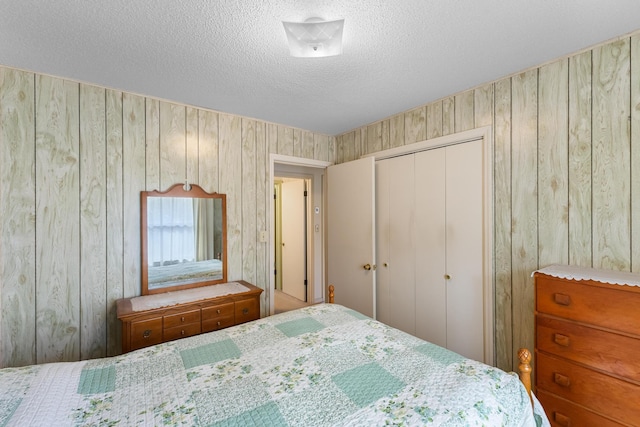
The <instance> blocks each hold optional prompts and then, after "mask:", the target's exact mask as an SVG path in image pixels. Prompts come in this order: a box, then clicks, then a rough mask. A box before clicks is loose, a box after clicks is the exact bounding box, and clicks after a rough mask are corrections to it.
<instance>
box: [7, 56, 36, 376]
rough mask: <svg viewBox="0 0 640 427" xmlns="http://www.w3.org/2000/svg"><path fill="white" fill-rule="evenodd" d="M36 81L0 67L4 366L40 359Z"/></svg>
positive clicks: (25, 74)
mask: <svg viewBox="0 0 640 427" xmlns="http://www.w3.org/2000/svg"><path fill="white" fill-rule="evenodd" d="M34 85H35V80H34V75H33V74H32V73H25V72H23V71H17V70H12V69H9V68H3V67H0V188H1V189H2V190H1V191H0V218H2V221H0V367H5V366H21V365H28V364H32V363H35V362H36V348H35V342H36V338H35V333H36V323H35V311H36V299H35V297H36V295H35V292H36V289H35V282H36V280H35V268H36V266H35V263H36V260H35V253H36V252H35V251H36V234H35V233H36V230H35V209H36V197H35V176H34V171H35V157H34V152H35V133H34V131H35V116H34V109H35V104H34Z"/></svg>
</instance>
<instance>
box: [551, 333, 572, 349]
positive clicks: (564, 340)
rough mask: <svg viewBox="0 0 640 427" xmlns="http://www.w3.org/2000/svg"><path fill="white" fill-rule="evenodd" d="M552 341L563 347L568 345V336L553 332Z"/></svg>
mask: <svg viewBox="0 0 640 427" xmlns="http://www.w3.org/2000/svg"><path fill="white" fill-rule="evenodd" d="M553 342H555V343H556V344H558V345H561V346H563V347H569V342H570V340H569V337H568V336H566V335H562V334H553Z"/></svg>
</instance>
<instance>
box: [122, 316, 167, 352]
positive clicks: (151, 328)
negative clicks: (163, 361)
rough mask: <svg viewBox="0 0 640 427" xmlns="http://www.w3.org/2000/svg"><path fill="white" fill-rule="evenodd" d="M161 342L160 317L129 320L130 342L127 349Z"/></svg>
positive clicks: (135, 348)
mask: <svg viewBox="0 0 640 427" xmlns="http://www.w3.org/2000/svg"><path fill="white" fill-rule="evenodd" d="M161 342H162V317H155V318H153V319H145V320H137V321H133V322H131V343H130V349H129V351H133V350H137V349H139V348H143V347H148V346H150V345H154V344H160V343H161Z"/></svg>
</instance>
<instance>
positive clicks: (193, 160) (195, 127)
mask: <svg viewBox="0 0 640 427" xmlns="http://www.w3.org/2000/svg"><path fill="white" fill-rule="evenodd" d="M185 132H186V143H187V146H186V150H185V153H186V159H185V161H186V169H187V170H186V177H185V179H186V180H187V181H189V182H191V183H194V184H198V185H200V170H199V167H200V160H199V159H200V144H199V141H198V138H199V136H200V133H199V117H198V109H197V108H193V107H187V108H186V125H185Z"/></svg>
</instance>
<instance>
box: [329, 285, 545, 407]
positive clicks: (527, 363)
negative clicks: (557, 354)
mask: <svg viewBox="0 0 640 427" xmlns="http://www.w3.org/2000/svg"><path fill="white" fill-rule="evenodd" d="M335 290H336V288H335V286H333V285H329V303H331V304H333V302H334V300H335ZM518 360H520V364H519V365H518V371H519V372H518V376H519V377H520V381H522V384H524V388H525V389H526V390H527V394H528V395H529V400H530V401H531V404H532V405H533V398H532V397H531V352H530V351H529V350H527V349H526V348H521V349H519V350H518Z"/></svg>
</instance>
